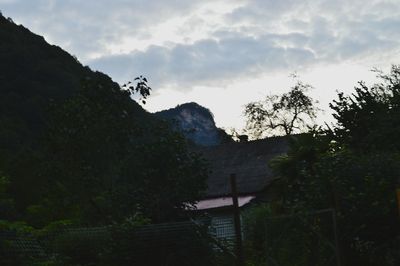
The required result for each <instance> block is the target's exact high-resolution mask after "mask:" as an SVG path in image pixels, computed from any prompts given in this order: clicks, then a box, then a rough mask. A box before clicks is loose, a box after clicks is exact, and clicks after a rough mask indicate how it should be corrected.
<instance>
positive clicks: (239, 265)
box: [230, 174, 244, 266]
mask: <svg viewBox="0 0 400 266" xmlns="http://www.w3.org/2000/svg"><path fill="white" fill-rule="evenodd" d="M230 178H231V192H232V202H233V215H234V216H233V218H234V223H235V236H236V245H235V248H236V265H237V266H243V265H244V260H243V247H242V230H241V225H240V210H239V201H238V194H237V189H236V175H235V174H231V177H230Z"/></svg>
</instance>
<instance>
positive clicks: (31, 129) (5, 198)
mask: <svg viewBox="0 0 400 266" xmlns="http://www.w3.org/2000/svg"><path fill="white" fill-rule="evenodd" d="M0 45H1V46H0V73H1V76H0V141H1V142H0V175H1V183H0V186H1V187H0V190H1V195H0V197H1V198H0V219H1V220H7V221H11V222H12V221H24V222H25V223H26V224H28V225H30V226H33V227H36V228H42V227H44V226H48V225H49V224H51V223H57V222H60V221H63V222H64V223H74V224H80V225H86V226H93V225H104V224H111V223H116V222H117V223H118V222H122V221H125V220H126V219H132V217H133V218H134V217H138V215H139V216H140V217H142V218H143V219H149V220H150V221H153V222H160V221H167V220H171V219H174V220H176V219H180V218H181V216H182V215H183V214H184V213H185V212H184V210H185V209H187V208H190V207H191V206H192V204H193V203H194V202H195V200H196V199H198V198H199V196H200V194H201V191H202V190H204V186H205V177H206V176H207V170H206V168H205V166H204V163H203V162H202V160H201V159H200V158H199V157H198V156H196V155H195V154H192V153H190V152H189V151H188V150H187V149H186V141H185V140H184V138H183V137H181V136H180V135H179V134H178V133H177V132H174V131H172V130H171V129H170V126H169V125H168V124H166V123H164V122H162V121H159V120H158V119H156V118H155V117H154V116H152V115H151V114H149V113H147V112H146V111H144V110H143V109H142V108H141V107H140V106H139V105H138V104H137V103H136V102H134V101H133V100H131V97H130V96H131V95H130V92H129V90H123V89H121V88H120V87H119V85H118V84H116V83H114V82H113V81H112V80H111V79H110V78H109V77H107V76H106V75H104V74H102V73H98V72H92V71H91V70H90V69H89V68H88V67H84V66H82V65H81V64H80V63H79V62H78V61H77V60H76V59H75V58H74V57H72V56H71V55H69V54H68V53H66V52H64V51H63V50H62V49H60V48H59V47H56V46H51V45H49V44H47V43H46V42H45V40H44V39H43V38H42V37H40V36H37V35H34V34H32V33H31V32H30V31H29V30H27V29H26V28H24V27H23V26H17V25H15V24H14V23H13V22H12V21H10V20H9V19H6V18H4V17H2V16H0ZM140 81H141V80H140ZM133 91H135V90H133ZM139 92H140V93H141V92H142V91H139ZM144 96H146V95H144Z"/></svg>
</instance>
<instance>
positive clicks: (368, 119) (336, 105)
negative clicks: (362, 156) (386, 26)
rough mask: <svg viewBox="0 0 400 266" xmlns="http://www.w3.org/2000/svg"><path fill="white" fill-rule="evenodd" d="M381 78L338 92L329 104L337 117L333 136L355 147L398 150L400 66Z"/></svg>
mask: <svg viewBox="0 0 400 266" xmlns="http://www.w3.org/2000/svg"><path fill="white" fill-rule="evenodd" d="M378 73H379V75H378V76H379V77H380V78H381V82H380V83H378V84H375V85H373V86H370V87H368V86H367V85H365V83H363V82H359V86H358V87H356V88H355V92H354V93H353V94H352V95H349V96H345V95H344V94H343V93H340V94H339V96H338V99H337V100H335V101H334V102H333V103H332V104H331V105H330V106H331V108H332V109H333V111H334V112H335V113H334V117H335V118H336V120H337V124H338V125H337V127H335V128H334V129H333V130H332V132H330V133H331V134H332V137H333V139H334V140H335V141H337V142H340V143H341V145H347V146H349V147H350V148H351V149H355V150H358V151H368V152H373V151H396V152H398V151H400V143H399V141H398V134H399V132H400V83H399V81H400V66H396V65H394V66H392V69H391V71H390V73H389V74H387V75H386V74H383V73H381V72H378Z"/></svg>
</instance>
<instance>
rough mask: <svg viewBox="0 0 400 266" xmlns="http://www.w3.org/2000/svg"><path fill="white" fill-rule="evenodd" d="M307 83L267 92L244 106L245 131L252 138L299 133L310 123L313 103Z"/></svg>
mask: <svg viewBox="0 0 400 266" xmlns="http://www.w3.org/2000/svg"><path fill="white" fill-rule="evenodd" d="M310 89H311V86H310V85H308V84H304V83H302V82H301V81H297V82H296V84H295V85H294V86H293V87H292V88H291V89H290V91H289V92H287V93H284V94H282V95H270V96H267V97H266V98H265V100H264V101H256V102H251V103H249V104H247V105H246V107H245V111H244V114H245V116H246V117H247V122H246V131H248V132H249V133H250V134H251V135H252V137H253V138H256V139H257V138H262V137H265V136H273V135H282V134H285V135H291V134H294V133H301V132H304V131H305V130H307V129H309V128H311V127H312V126H313V125H314V119H315V118H316V113H317V111H318V108H317V107H315V104H316V103H317V102H316V101H314V100H313V99H312V98H311V97H310V96H308V95H307V91H309V90H310Z"/></svg>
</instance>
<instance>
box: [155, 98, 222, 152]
mask: <svg viewBox="0 0 400 266" xmlns="http://www.w3.org/2000/svg"><path fill="white" fill-rule="evenodd" d="M155 115H156V116H158V117H160V118H163V119H167V120H170V121H172V123H174V126H175V128H176V129H177V130H179V131H181V132H182V133H183V134H184V136H185V137H186V138H188V139H189V140H190V141H192V142H194V143H195V144H197V145H202V146H215V145H219V144H221V143H222V142H226V141H228V140H229V137H228V135H227V134H226V133H225V131H223V130H222V129H220V128H217V127H216V125H215V121H214V117H213V115H212V113H211V111H210V110H208V109H207V108H205V107H203V106H200V105H199V104H197V103H194V102H192V103H185V104H182V105H178V106H177V107H175V108H171V109H168V110H164V111H161V112H157V113H156V114H155Z"/></svg>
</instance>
